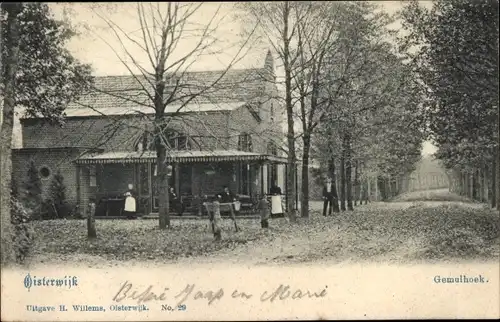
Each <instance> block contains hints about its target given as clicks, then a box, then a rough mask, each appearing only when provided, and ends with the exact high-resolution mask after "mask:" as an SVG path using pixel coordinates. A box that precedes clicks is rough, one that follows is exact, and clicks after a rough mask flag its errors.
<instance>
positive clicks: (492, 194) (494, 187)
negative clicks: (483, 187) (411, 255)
mask: <svg viewBox="0 0 500 322" xmlns="http://www.w3.org/2000/svg"><path fill="white" fill-rule="evenodd" d="M497 163H498V161H497V160H495V159H493V166H492V167H491V180H490V181H491V190H490V193H489V195H490V202H491V208H495V207H496V205H497V199H496V197H497V188H498V187H497V185H496V183H497V180H496V176H497Z"/></svg>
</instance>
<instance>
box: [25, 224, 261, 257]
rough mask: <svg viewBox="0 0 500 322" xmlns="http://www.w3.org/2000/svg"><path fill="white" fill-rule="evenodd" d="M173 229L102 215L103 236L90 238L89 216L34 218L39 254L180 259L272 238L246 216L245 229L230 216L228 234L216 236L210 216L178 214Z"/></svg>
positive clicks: (225, 229) (100, 228)
mask: <svg viewBox="0 0 500 322" xmlns="http://www.w3.org/2000/svg"><path fill="white" fill-rule="evenodd" d="M171 224H172V227H171V228H170V229H167V230H160V229H159V228H158V221H156V220H122V219H116V220H97V221H96V228H97V235H98V238H97V239H96V240H93V241H89V240H87V237H86V236H87V228H86V222H85V221H84V220H47V221H38V222H34V223H33V226H34V230H35V244H36V247H35V250H34V253H35V254H45V253H55V254H62V255H68V254H69V255H72V254H87V255H98V256H102V257H104V258H106V259H111V260H133V259H155V260H160V261H163V260H165V261H167V260H175V259H177V258H179V257H181V256H182V257H189V256H201V255H209V254H211V253H213V252H216V251H218V250H222V249H234V248H235V247H236V246H238V245H240V244H245V243H247V242H249V241H253V240H258V239H261V238H266V237H268V236H269V232H266V231H263V230H262V229H260V222H259V221H258V220H240V221H238V226H239V227H240V229H241V231H240V232H235V230H234V226H232V221H230V220H224V225H223V240H222V241H218V242H216V241H214V238H213V235H212V233H211V230H210V228H209V226H208V220H172V221H171Z"/></svg>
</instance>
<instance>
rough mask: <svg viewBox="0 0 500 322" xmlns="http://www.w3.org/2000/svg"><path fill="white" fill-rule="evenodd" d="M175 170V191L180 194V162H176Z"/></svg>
mask: <svg viewBox="0 0 500 322" xmlns="http://www.w3.org/2000/svg"><path fill="white" fill-rule="evenodd" d="M174 164H175V165H174V171H175V174H174V175H175V178H174V180H175V193H176V194H177V196H180V193H179V190H180V182H179V168H180V166H179V163H177V162H176V163H174ZM179 198H180V197H179Z"/></svg>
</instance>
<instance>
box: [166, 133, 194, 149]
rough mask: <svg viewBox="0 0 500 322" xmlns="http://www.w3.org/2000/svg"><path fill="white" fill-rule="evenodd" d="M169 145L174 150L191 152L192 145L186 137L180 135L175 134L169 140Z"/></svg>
mask: <svg viewBox="0 0 500 322" xmlns="http://www.w3.org/2000/svg"><path fill="white" fill-rule="evenodd" d="M168 141H169V142H168V143H169V145H170V148H171V149H172V150H189V149H190V148H191V144H190V143H189V139H188V137H187V136H186V135H180V134H178V133H175V134H173V135H172V136H171V137H170V138H169V140H168Z"/></svg>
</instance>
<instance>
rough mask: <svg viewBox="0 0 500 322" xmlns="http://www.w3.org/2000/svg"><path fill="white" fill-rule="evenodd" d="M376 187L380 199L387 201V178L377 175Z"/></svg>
mask: <svg viewBox="0 0 500 322" xmlns="http://www.w3.org/2000/svg"><path fill="white" fill-rule="evenodd" d="M377 187H378V191H379V194H380V200H381V201H387V180H386V179H385V178H382V177H377Z"/></svg>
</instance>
